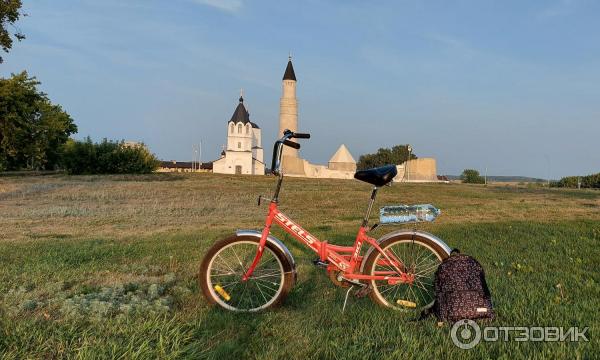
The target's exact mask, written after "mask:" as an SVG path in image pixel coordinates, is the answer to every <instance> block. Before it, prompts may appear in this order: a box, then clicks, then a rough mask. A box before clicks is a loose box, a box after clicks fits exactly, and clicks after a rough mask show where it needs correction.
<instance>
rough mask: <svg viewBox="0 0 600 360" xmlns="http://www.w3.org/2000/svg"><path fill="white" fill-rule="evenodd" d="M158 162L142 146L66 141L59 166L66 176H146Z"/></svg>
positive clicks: (88, 140) (112, 142) (107, 142)
mask: <svg viewBox="0 0 600 360" xmlns="http://www.w3.org/2000/svg"><path fill="white" fill-rule="evenodd" d="M158 164H159V161H158V160H157V159H156V157H155V156H154V155H153V154H152V153H150V151H148V149H147V148H146V146H144V145H143V144H140V145H133V146H130V145H126V144H125V143H124V142H123V141H121V142H118V141H109V140H107V139H104V140H102V142H100V143H94V142H92V139H90V138H89V137H87V138H86V139H85V140H83V141H77V140H72V139H70V140H69V141H68V142H67V143H66V144H65V147H64V151H63V157H62V165H63V167H64V168H65V170H67V172H68V173H69V174H147V173H151V172H153V171H154V170H156V168H157V167H158Z"/></svg>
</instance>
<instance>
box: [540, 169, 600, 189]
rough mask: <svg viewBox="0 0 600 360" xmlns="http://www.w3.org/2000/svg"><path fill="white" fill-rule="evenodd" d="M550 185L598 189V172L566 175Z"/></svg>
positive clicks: (599, 186)
mask: <svg viewBox="0 0 600 360" xmlns="http://www.w3.org/2000/svg"><path fill="white" fill-rule="evenodd" d="M550 185H551V186H553V187H563V188H579V187H581V188H582V189H600V173H597V174H591V175H587V176H566V177H564V178H562V179H560V180H558V181H554V182H552V183H550Z"/></svg>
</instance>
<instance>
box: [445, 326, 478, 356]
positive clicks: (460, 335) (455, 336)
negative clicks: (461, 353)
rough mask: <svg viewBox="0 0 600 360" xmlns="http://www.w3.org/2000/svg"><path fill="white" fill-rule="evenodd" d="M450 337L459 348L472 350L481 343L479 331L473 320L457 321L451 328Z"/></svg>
mask: <svg viewBox="0 0 600 360" xmlns="http://www.w3.org/2000/svg"><path fill="white" fill-rule="evenodd" d="M450 337H451V338H452V342H453V343H454V345H456V346H458V347H459V348H461V349H464V350H468V349H472V348H474V347H475V345H477V344H479V342H480V341H481V329H480V328H479V325H477V323H476V322H475V321H473V320H468V319H463V320H459V321H457V322H455V323H454V325H453V326H452V329H451V330H450Z"/></svg>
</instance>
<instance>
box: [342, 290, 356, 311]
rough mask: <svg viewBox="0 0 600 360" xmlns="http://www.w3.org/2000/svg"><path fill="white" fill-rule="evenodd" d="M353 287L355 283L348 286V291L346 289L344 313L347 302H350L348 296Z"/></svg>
mask: <svg viewBox="0 0 600 360" xmlns="http://www.w3.org/2000/svg"><path fill="white" fill-rule="evenodd" d="M352 289H354V285H352V286H350V287H349V288H348V291H346V297H345V298H344V306H343V307H342V313H343V312H344V311H345V310H346V304H347V303H348V296H350V291H352Z"/></svg>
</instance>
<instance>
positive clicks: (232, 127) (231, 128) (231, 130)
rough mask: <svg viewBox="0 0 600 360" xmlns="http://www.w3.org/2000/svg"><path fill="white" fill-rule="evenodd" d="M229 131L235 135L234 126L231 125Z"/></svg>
mask: <svg viewBox="0 0 600 360" xmlns="http://www.w3.org/2000/svg"><path fill="white" fill-rule="evenodd" d="M229 129H230V130H229V132H230V133H232V134H233V129H234V126H233V124H231V126H229Z"/></svg>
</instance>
